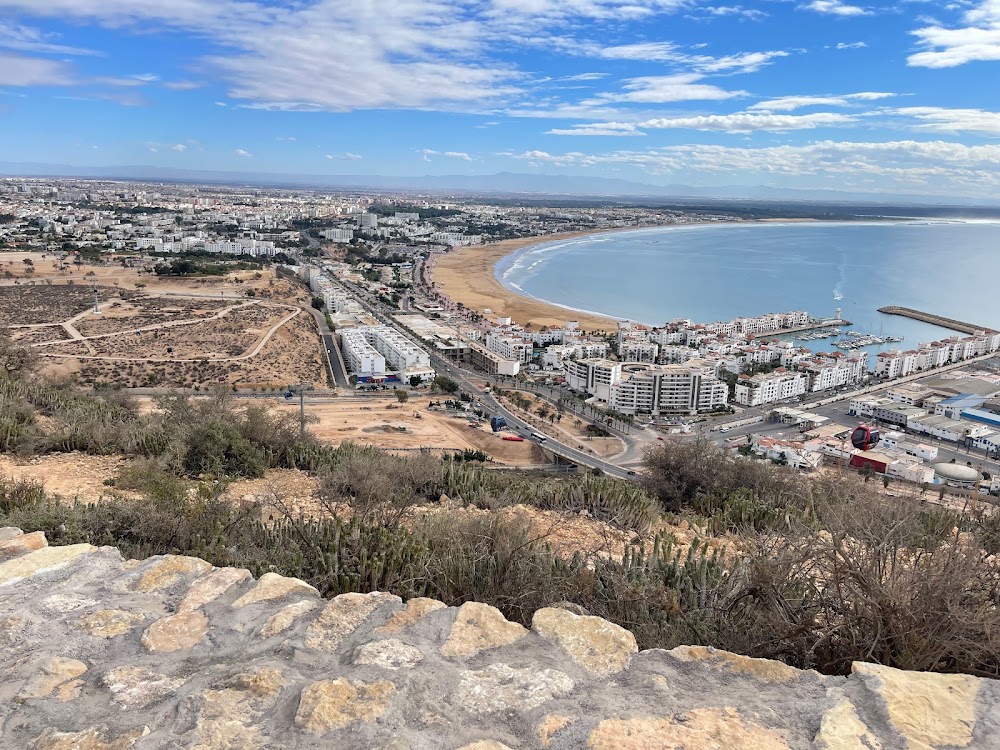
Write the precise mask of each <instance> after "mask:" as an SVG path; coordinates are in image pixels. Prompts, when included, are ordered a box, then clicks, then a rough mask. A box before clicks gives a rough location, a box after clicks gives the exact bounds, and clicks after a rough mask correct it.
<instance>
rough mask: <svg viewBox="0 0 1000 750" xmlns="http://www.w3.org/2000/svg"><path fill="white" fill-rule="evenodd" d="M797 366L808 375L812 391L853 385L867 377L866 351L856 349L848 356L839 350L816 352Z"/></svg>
mask: <svg viewBox="0 0 1000 750" xmlns="http://www.w3.org/2000/svg"><path fill="white" fill-rule="evenodd" d="M798 367H799V370H800V371H802V372H805V373H806V374H807V375H808V376H809V390H810V391H813V392H815V391H824V390H826V389H827V388H837V387H839V386H842V385H853V384H855V383H860V382H862V381H863V380H865V379H866V378H867V377H868V352H866V351H858V352H855V353H854V354H852V355H851V356H850V357H848V356H846V355H844V354H841V353H840V352H834V353H832V354H817V355H815V356H814V357H812V358H811V359H807V360H803V361H802V362H799V364H798Z"/></svg>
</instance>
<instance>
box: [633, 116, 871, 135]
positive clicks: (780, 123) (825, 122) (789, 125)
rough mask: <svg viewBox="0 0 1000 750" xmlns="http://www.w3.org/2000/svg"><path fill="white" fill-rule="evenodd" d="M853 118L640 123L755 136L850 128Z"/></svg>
mask: <svg viewBox="0 0 1000 750" xmlns="http://www.w3.org/2000/svg"><path fill="white" fill-rule="evenodd" d="M853 122H855V118H854V117H853V116H851V115H844V114H840V113H836V112H816V113H814V114H808V115H778V114H772V113H770V112H761V113H755V112H736V113H734V114H731V115H699V116H696V117H661V118H657V119H654V120H646V121H645V122H640V123H639V127H640V128H649V129H659V128H687V129H691V130H714V131H721V132H726V133H752V132H754V131H757V130H764V131H772V132H784V131H788V130H811V129H813V128H818V127H829V126H836V125H850V124H852V123H853Z"/></svg>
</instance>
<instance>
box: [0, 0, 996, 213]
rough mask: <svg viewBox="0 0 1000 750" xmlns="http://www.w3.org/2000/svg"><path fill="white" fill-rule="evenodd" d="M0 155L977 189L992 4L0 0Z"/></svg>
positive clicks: (992, 138)
mask: <svg viewBox="0 0 1000 750" xmlns="http://www.w3.org/2000/svg"><path fill="white" fill-rule="evenodd" d="M0 19H2V20H0V121H2V122H3V123H4V132H5V135H6V136H7V137H5V138H4V140H3V144H4V147H3V148H0V160H4V161H17V162H26V161H30V162H39V163H59V164H72V165H77V166H80V167H87V166H114V165H134V164H148V165H151V166H155V167H162V168H174V169H209V170H221V171H232V172H239V171H245V172H257V173H266V172H275V173H301V174H311V175H337V174H345V175H404V176H420V175H425V174H426V175H451V174H456V175H481V174H491V173H495V172H502V171H510V172H524V173H535V174H541V175H554V174H560V175H562V174H565V175H580V176H588V177H604V178H617V179H624V180H630V181H635V182H640V183H646V184H652V185H668V184H691V185H696V186H715V185H756V184H767V185H772V186H776V187H787V188H806V189H826V190H847V191H855V192H859V193H881V192H884V193H897V194H899V193H912V194H915V195H920V194H925V195H941V194H954V195H962V196H968V197H972V198H974V197H990V196H991V195H992V194H993V193H995V191H996V188H997V186H998V184H1000V144H998V143H997V142H996V138H997V136H1000V112H997V111H995V110H997V109H1000V102H998V101H997V99H998V96H1000V95H998V94H997V93H996V92H995V90H991V87H989V86H984V85H983V81H984V80H988V78H987V76H988V75H989V74H990V72H991V70H992V69H993V68H995V67H996V65H997V62H998V61H1000V4H998V3H997V2H996V0H985V2H982V3H978V4H976V3H952V4H949V5H946V6H944V7H941V6H937V5H931V4H929V3H918V2H906V3H899V4H896V5H893V6H876V5H867V4H849V3H847V2H842V1H841V0H813V1H812V2H808V3H807V2H789V3H783V2H764V3H747V4H741V5H735V4H733V5H729V4H722V3H714V4H713V3H699V2H683V1H678V0H479V1H477V2H461V3H443V2H435V0H382V1H381V2H379V3H370V2H359V3H346V2H342V1H341V0H307V1H306V2H302V3H294V4H292V3H273V2H272V3H264V2H250V1H237V0H220V1H219V2H213V3H211V4H207V3H199V2H196V1H195V0H187V1H186V2H180V3H170V4H166V3H160V4H157V3H153V2H150V1H149V0H102V1H100V2H99V1H98V0H0Z"/></svg>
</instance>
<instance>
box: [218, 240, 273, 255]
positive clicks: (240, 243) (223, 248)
mask: <svg viewBox="0 0 1000 750" xmlns="http://www.w3.org/2000/svg"><path fill="white" fill-rule="evenodd" d="M205 252H206V253H221V254H223V255H255V256H257V255H276V254H277V253H278V251H277V250H276V249H275V247H274V243H273V242H264V241H262V240H236V241H234V242H206V243H205Z"/></svg>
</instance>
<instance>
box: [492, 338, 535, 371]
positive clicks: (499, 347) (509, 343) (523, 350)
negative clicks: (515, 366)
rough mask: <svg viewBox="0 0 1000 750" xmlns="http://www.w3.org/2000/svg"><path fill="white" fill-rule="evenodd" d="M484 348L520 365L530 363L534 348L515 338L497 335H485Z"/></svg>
mask: <svg viewBox="0 0 1000 750" xmlns="http://www.w3.org/2000/svg"><path fill="white" fill-rule="evenodd" d="M485 343H486V348H487V349H489V350H490V351H493V352H496V353H497V354H499V355H500V356H501V357H504V358H506V359H513V360H516V361H518V362H521V363H522V364H527V363H529V362H531V355H532V353H533V352H534V347H533V346H532V345H531V343H529V342H527V341H525V340H524V339H522V338H519V337H517V336H505V335H503V334H499V333H492V332H491V333H487V334H486V342H485Z"/></svg>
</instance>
